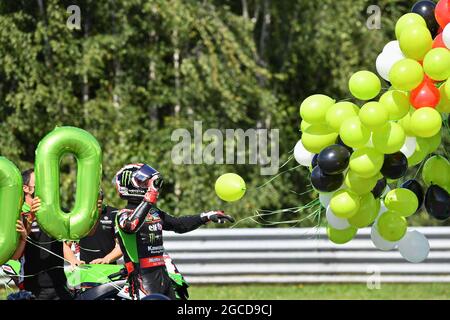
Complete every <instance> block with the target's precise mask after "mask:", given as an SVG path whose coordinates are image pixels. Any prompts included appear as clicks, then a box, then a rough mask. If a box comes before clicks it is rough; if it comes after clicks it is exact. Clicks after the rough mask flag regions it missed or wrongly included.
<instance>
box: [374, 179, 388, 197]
mask: <svg viewBox="0 0 450 320" xmlns="http://www.w3.org/2000/svg"><path fill="white" fill-rule="evenodd" d="M386 187H387V180H386V178H384V177H383V178H381V179H380V180H378V181H377V184H376V185H375V187H374V188H373V190H372V191H371V192H372V194H373V196H374V197H375V199H377V198H379V197H381V195H382V194H383V192H384V190H385V189H386Z"/></svg>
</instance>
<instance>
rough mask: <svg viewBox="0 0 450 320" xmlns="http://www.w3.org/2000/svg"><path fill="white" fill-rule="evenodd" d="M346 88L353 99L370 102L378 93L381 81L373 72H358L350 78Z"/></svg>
mask: <svg viewBox="0 0 450 320" xmlns="http://www.w3.org/2000/svg"><path fill="white" fill-rule="evenodd" d="M348 87H349V89H350V92H351V93H352V95H353V96H354V97H355V98H358V99H360V100H370V99H373V98H375V97H376V96H377V95H378V94H379V93H380V91H381V81H380V79H379V78H378V77H377V75H376V74H374V73H373V72H370V71H358V72H356V73H354V74H353V75H352V76H351V77H350V80H349V82H348Z"/></svg>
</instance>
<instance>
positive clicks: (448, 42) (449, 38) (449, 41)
mask: <svg viewBox="0 0 450 320" xmlns="http://www.w3.org/2000/svg"><path fill="white" fill-rule="evenodd" d="M442 40H444V44H445V46H446V47H447V49H450V23H449V24H447V25H446V26H445V28H444V31H443V32H442Z"/></svg>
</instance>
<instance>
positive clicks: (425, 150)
mask: <svg viewBox="0 0 450 320" xmlns="http://www.w3.org/2000/svg"><path fill="white" fill-rule="evenodd" d="M416 140H417V141H416V150H415V151H414V153H413V154H412V156H411V157H409V158H408V167H413V166H415V165H417V164H419V163H420V162H422V161H423V159H425V157H426V156H427V155H428V154H429V153H430V152H429V148H430V146H429V144H428V142H427V141H426V139H425V138H416Z"/></svg>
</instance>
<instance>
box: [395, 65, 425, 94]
mask: <svg viewBox="0 0 450 320" xmlns="http://www.w3.org/2000/svg"><path fill="white" fill-rule="evenodd" d="M423 78H424V73H423V69H422V66H421V65H420V63H418V62H417V61H416V60H413V59H403V60H400V61H398V62H396V63H395V64H394V65H393V66H392V68H391V71H390V72H389V81H390V82H391V83H392V85H393V86H394V88H396V89H399V90H404V91H411V90H413V89H415V88H417V87H418V86H419V85H420V84H421V83H422V81H423Z"/></svg>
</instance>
